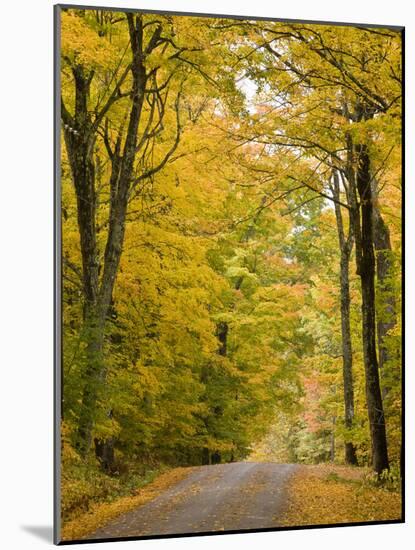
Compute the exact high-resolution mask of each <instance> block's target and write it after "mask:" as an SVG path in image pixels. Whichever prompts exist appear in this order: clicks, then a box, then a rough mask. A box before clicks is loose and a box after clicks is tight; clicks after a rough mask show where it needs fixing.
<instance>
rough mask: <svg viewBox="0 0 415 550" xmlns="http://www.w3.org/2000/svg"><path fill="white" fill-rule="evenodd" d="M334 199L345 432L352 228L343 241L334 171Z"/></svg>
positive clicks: (349, 422)
mask: <svg viewBox="0 0 415 550" xmlns="http://www.w3.org/2000/svg"><path fill="white" fill-rule="evenodd" d="M333 195H334V198H335V200H336V202H335V203H334V208H335V213H336V222H337V235H338V240H339V248H340V317H341V335H342V359H343V399H344V422H345V426H346V429H347V430H350V429H351V428H352V426H353V419H354V389H353V348H352V337H351V330H350V282H349V264H350V255H351V252H352V248H353V228H352V223H351V220H350V223H349V231H348V236H347V238H346V236H345V231H344V225H343V216H342V211H341V206H340V184H339V176H338V173H337V171H336V172H335V173H334V175H333ZM345 461H346V464H352V465H357V463H358V462H357V456H356V448H355V446H354V444H353V442H352V441H346V443H345Z"/></svg>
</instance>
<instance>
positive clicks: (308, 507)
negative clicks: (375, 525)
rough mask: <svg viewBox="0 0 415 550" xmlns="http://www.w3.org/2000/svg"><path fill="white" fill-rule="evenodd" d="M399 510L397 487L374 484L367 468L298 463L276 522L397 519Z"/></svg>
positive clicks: (332, 522)
mask: <svg viewBox="0 0 415 550" xmlns="http://www.w3.org/2000/svg"><path fill="white" fill-rule="evenodd" d="M401 514H402V502H401V494H400V492H399V490H397V489H396V488H394V489H391V487H390V486H389V487H383V486H376V485H375V484H374V483H373V480H372V479H371V476H370V472H369V470H368V469H366V468H356V467H350V466H336V465H326V464H320V465H316V466H300V468H299V470H298V472H297V473H296V474H295V475H294V476H293V478H292V480H291V482H290V484H289V488H288V502H287V507H286V512H285V515H284V516H283V518H282V521H280V525H281V526H284V527H288V526H306V525H307V526H311V525H330V524H344V523H357V522H366V521H386V520H399V519H401Z"/></svg>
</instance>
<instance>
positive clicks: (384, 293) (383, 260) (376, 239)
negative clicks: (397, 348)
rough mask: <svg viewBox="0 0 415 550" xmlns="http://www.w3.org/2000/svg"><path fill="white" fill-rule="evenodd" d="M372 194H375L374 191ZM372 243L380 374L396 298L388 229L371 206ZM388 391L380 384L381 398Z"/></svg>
mask: <svg viewBox="0 0 415 550" xmlns="http://www.w3.org/2000/svg"><path fill="white" fill-rule="evenodd" d="M372 189H373V188H372ZM374 192H375V193H376V190H374ZM373 243H374V246H375V250H376V275H377V290H378V315H377V338H378V353H379V369H380V372H381V374H382V369H383V367H384V366H385V363H386V362H387V361H388V360H389V359H390V356H389V352H388V349H387V347H386V345H385V337H386V335H387V333H388V332H389V331H390V330H391V329H393V327H394V326H395V325H396V298H395V294H394V290H393V286H392V284H391V276H392V267H393V266H392V257H391V255H392V245H391V240H390V234H389V229H388V227H387V225H386V223H385V221H384V219H383V218H382V215H381V213H380V210H379V208H378V206H377V205H374V206H373ZM379 310H380V311H379ZM388 391H389V388H388V387H387V384H382V396H383V397H386V395H387V394H388Z"/></svg>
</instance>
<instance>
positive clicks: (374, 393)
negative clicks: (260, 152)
mask: <svg viewBox="0 0 415 550" xmlns="http://www.w3.org/2000/svg"><path fill="white" fill-rule="evenodd" d="M355 152H356V155H357V170H356V185H357V191H358V194H359V200H360V214H361V219H360V224H358V225H360V231H358V233H357V234H355V239H356V245H357V242H358V241H359V246H356V250H357V254H356V260H357V273H358V275H359V276H360V280H361V288H362V337H363V355H364V365H365V376H366V400H367V408H368V417H369V424H370V434H371V442H372V464H373V468H374V470H375V471H376V472H377V473H378V474H380V473H381V472H382V471H383V470H385V469H389V461H388V451H387V441H386V426H385V415H384V411H383V403H382V394H381V390H380V381H379V368H378V359H377V353H376V313H375V312H376V310H375V268H376V265H375V253H374V246H373V227H372V223H373V202H372V188H371V175H370V159H369V154H368V150H367V146H366V145H356V147H355ZM359 251H360V253H359Z"/></svg>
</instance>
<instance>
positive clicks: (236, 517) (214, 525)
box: [87, 462, 296, 539]
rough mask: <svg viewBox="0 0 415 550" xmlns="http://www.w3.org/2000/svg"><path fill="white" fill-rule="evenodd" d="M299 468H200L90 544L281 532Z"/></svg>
mask: <svg viewBox="0 0 415 550" xmlns="http://www.w3.org/2000/svg"><path fill="white" fill-rule="evenodd" d="M295 468H296V466H295V465H293V464H275V463H257V462H233V463H230V464H217V465H214V466H200V467H198V468H193V469H191V470H190V471H189V475H188V476H187V477H186V478H184V479H182V480H181V481H179V482H178V483H177V484H175V485H174V486H172V487H170V488H169V489H168V490H166V491H164V492H163V493H162V494H160V495H159V496H157V497H156V498H155V499H154V500H152V501H151V502H148V503H147V504H144V505H143V506H140V507H138V508H136V509H134V510H131V511H130V512H127V513H125V514H123V515H121V516H120V517H118V518H117V519H115V520H112V521H111V522H110V523H108V524H107V525H106V526H105V527H102V528H100V529H98V530H97V531H95V532H94V533H93V534H92V535H89V536H88V537H87V538H88V539H97V538H113V537H132V536H146V535H147V536H148V535H163V534H178V533H203V532H209V531H231V530H243V529H260V528H266V527H278V525H279V523H278V522H279V517H280V516H281V513H282V512H283V510H284V504H285V489H286V485H287V481H288V480H289V478H290V477H291V475H292V474H293V473H294V471H295Z"/></svg>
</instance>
